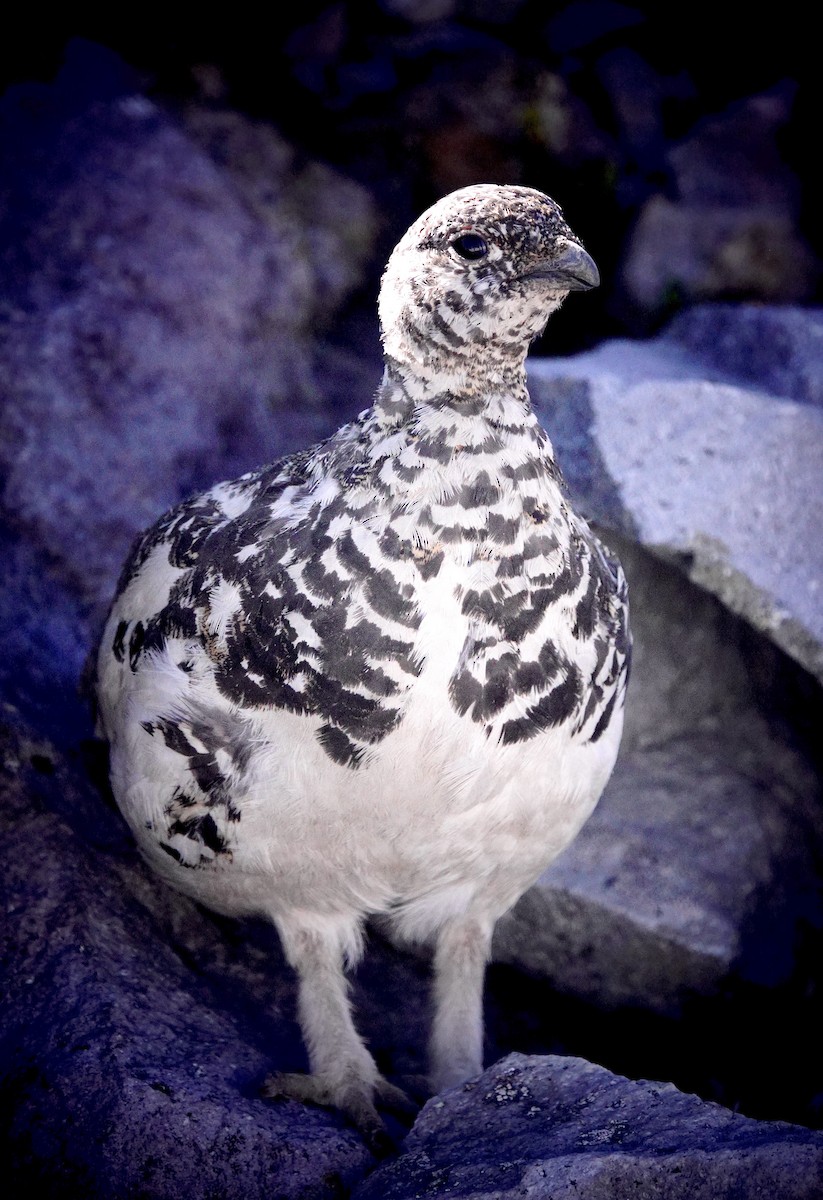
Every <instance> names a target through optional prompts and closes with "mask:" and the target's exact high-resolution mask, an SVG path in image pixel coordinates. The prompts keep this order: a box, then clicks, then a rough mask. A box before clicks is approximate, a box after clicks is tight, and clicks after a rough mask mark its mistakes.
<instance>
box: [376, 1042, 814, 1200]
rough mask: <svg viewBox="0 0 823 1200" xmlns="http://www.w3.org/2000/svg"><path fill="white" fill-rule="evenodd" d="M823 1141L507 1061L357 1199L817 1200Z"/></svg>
mask: <svg viewBox="0 0 823 1200" xmlns="http://www.w3.org/2000/svg"><path fill="white" fill-rule="evenodd" d="M822 1190H823V1134H820V1133H812V1132H810V1131H809V1130H808V1129H804V1128H802V1127H800V1126H796V1125H788V1124H782V1123H778V1122H774V1123H772V1122H758V1121H751V1120H749V1119H747V1118H746V1117H741V1116H739V1115H737V1114H735V1113H732V1112H729V1110H728V1109H723V1108H720V1107H719V1106H718V1105H715V1104H707V1103H705V1102H703V1101H701V1100H699V1099H698V1098H697V1097H696V1096H690V1095H685V1094H684V1093H682V1092H679V1091H677V1089H676V1088H674V1087H673V1086H672V1085H671V1084H660V1083H650V1082H645V1081H642V1082H634V1081H631V1080H628V1079H624V1078H622V1077H621V1076H619V1075H613V1074H611V1073H610V1072H608V1071H606V1070H604V1069H603V1068H602V1067H598V1066H594V1065H592V1064H591V1063H587V1062H584V1061H583V1060H581V1059H579V1058H558V1057H527V1056H524V1055H520V1054H511V1055H509V1057H507V1058H505V1059H503V1060H502V1061H501V1062H499V1063H497V1064H496V1066H494V1067H492V1068H491V1069H490V1070H488V1071H486V1072H485V1074H483V1075H481V1076H480V1078H479V1079H477V1080H474V1081H473V1082H471V1083H468V1084H466V1085H464V1086H463V1087H462V1088H455V1089H452V1090H451V1091H449V1092H447V1093H446V1094H445V1095H443V1096H441V1097H438V1098H437V1099H434V1100H430V1101H429V1103H428V1104H427V1105H426V1107H425V1108H424V1110H423V1112H422V1113H421V1115H420V1117H419V1118H418V1120H417V1123H416V1124H415V1126H414V1129H413V1130H412V1132H411V1134H410V1135H409V1137H408V1138H407V1140H406V1143H405V1145H404V1147H403V1153H402V1154H401V1156H400V1157H399V1158H398V1159H397V1160H396V1161H394V1162H392V1163H388V1164H385V1165H383V1166H381V1167H380V1168H378V1170H377V1171H376V1172H375V1173H374V1174H373V1175H371V1176H370V1178H369V1179H367V1180H366V1181H365V1183H362V1184H360V1186H359V1187H357V1188H356V1189H355V1192H354V1197H355V1200H406V1198H408V1200H411V1198H412V1197H414V1196H424V1195H425V1196H431V1197H437V1196H444V1197H445V1196H448V1197H451V1198H453V1200H460V1198H461V1197H466V1200H468V1198H469V1197H471V1200H481V1198H486V1197H487V1198H488V1200H504V1198H506V1197H512V1198H514V1197H515V1196H517V1197H520V1196H534V1197H540V1198H541V1200H555V1198H556V1200H561V1197H562V1200H571V1198H572V1197H574V1200H614V1198H615V1197H622V1196H641V1195H642V1196H654V1197H655V1198H656V1200H658V1198H659V1200H704V1198H705V1200H709V1198H714V1197H717V1196H734V1197H735V1200H749V1198H751V1200H755V1197H761V1196H764V1195H774V1196H780V1197H781V1200H814V1198H816V1197H818V1196H820V1194H821V1191H822Z"/></svg>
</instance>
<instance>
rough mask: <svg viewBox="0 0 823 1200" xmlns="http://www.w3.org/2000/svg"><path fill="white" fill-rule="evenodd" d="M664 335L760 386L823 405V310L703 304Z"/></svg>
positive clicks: (677, 319)
mask: <svg viewBox="0 0 823 1200" xmlns="http://www.w3.org/2000/svg"><path fill="white" fill-rule="evenodd" d="M664 336H665V340H666V341H669V340H670V341H671V342H674V343H679V344H680V345H682V346H683V347H684V348H685V349H686V350H687V351H688V352H689V353H691V354H692V355H694V356H695V357H699V359H700V361H701V362H702V363H703V364H707V363H711V364H712V365H713V366H714V367H715V368H718V369H720V370H723V371H725V372H727V373H729V374H730V375H734V376H736V377H737V378H738V379H740V380H745V381H746V382H747V383H750V384H751V385H752V386H753V387H755V388H756V389H757V390H758V391H760V392H768V393H769V394H771V395H773V396H783V397H785V398H787V399H789V400H797V401H798V403H800V404H815V405H817V407H818V408H823V312H822V311H821V310H820V309H815V308H812V309H809V308H798V307H796V306H794V305H790V304H785V305H760V304H698V305H696V306H695V307H694V308H690V309H687V310H686V311H685V312H683V313H680V314H679V315H678V316H677V317H675V318H674V320H673V321H672V323H671V324H670V325H669V326H668V328H667V329H666V330H665V335H664Z"/></svg>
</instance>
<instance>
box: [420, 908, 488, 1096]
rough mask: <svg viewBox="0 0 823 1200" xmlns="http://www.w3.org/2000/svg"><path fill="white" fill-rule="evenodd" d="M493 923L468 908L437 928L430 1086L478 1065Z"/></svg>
mask: <svg viewBox="0 0 823 1200" xmlns="http://www.w3.org/2000/svg"><path fill="white" fill-rule="evenodd" d="M493 928H494V925H493V922H491V921H488V920H486V919H485V918H482V917H477V916H471V915H468V914H467V915H465V916H461V917H454V918H452V919H451V920H450V921H448V922H447V923H446V924H445V925H444V926H443V927H442V928H441V930H440V932H439V934H438V937H437V945H436V948H435V954H434V1020H433V1023H432V1032H431V1039H430V1043H429V1067H430V1081H431V1085H432V1087H433V1089H434V1091H435V1092H441V1091H443V1090H444V1088H448V1087H453V1086H454V1085H455V1084H458V1083H462V1082H463V1081H464V1080H466V1079H471V1078H472V1076H474V1075H479V1074H480V1072H481V1071H482V1070H483V979H484V976H485V972H486V961H487V959H488V957H489V952H490V948H491V936H492V930H493Z"/></svg>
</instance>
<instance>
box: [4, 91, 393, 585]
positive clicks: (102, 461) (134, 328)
mask: <svg viewBox="0 0 823 1200" xmlns="http://www.w3.org/2000/svg"><path fill="white" fill-rule="evenodd" d="M7 104H10V101H7ZM14 115H16V114H14ZM6 116H7V118H8V120H9V124H11V125H12V127H13V129H14V132H15V134H16V138H15V139H14V140H12V141H11V144H10V146H9V148H8V152H7V158H6V161H5V163H4V181H5V186H6V188H7V194H8V201H9V203H8V207H7V211H6V213H5V221H4V227H3V233H4V235H5V237H4V240H5V243H6V249H5V252H4V254H3V268H4V277H5V278H6V280H7V293H6V302H5V311H4V313H3V317H4V321H3V323H2V329H0V333H1V334H2V336H3V348H2V353H1V354H0V361H2V376H0V387H2V390H3V393H4V395H5V396H6V397H7V403H6V404H5V405H4V407H3V414H2V436H1V437H0V445H2V447H3V449H2V460H1V461H2V466H3V468H4V472H5V475H6V483H5V490H4V505H5V508H6V512H7V515H8V520H9V521H10V523H11V524H12V526H13V527H15V528H17V529H25V530H26V531H28V532H29V533H31V534H34V535H35V536H34V538H33V540H34V541H36V545H37V549H38V551H39V552H40V553H41V554H42V555H43V557H44V558H45V559H47V560H50V561H51V562H52V563H59V564H61V566H62V567H63V569H64V570H65V571H67V572H69V571H70V572H71V573H72V575H73V582H74V585H75V590H76V591H77V593H78V595H79V596H80V597H81V598H82V599H83V600H84V601H86V602H87V603H95V602H100V601H101V600H104V599H106V598H107V597H108V595H109V593H110V590H111V587H112V583H113V580H114V579H115V578H116V575H117V573H118V571H119V567H120V564H121V563H122V561H123V558H124V556H125V553H126V551H127V549H128V546H129V544H130V542H131V540H132V539H133V537H134V536H135V534H136V533H137V532H138V531H140V530H142V529H143V528H145V527H146V525H147V524H148V523H150V522H151V521H152V520H153V519H154V518H155V517H156V516H157V515H158V514H159V513H160V512H162V511H163V510H164V509H165V508H167V507H168V506H169V505H171V504H172V503H174V502H175V501H177V500H179V499H180V498H181V497H183V496H184V495H187V494H189V493H190V492H191V491H193V490H195V489H196V488H198V487H202V486H205V485H206V484H208V483H210V482H212V481H213V477H214V476H213V472H214V470H215V467H216V466H217V468H218V470H220V471H226V472H228V473H230V474H231V473H240V472H242V471H243V470H245V469H247V468H249V467H250V466H252V465H254V464H256V463H258V462H259V461H261V459H262V460H266V459H272V458H276V457H278V456H279V455H280V454H282V453H284V452H285V451H287V450H289V449H292V448H294V444H295V439H297V440H298V444H299V443H301V442H306V441H310V440H312V438H314V437H316V436H317V435H318V432H320V431H325V429H326V428H327V421H328V418H327V417H325V416H324V415H323V414H322V412H321V411H319V410H318V408H317V406H314V407H312V404H311V400H312V398H313V397H312V379H311V352H310V348H309V338H310V335H311V334H314V333H315V332H316V329H317V327H318V325H321V324H322V322H323V321H325V320H327V319H328V318H329V317H330V315H331V313H333V312H334V310H335V307H336V306H337V305H339V302H340V300H341V299H342V297H343V296H344V295H345V294H346V293H347V292H349V291H350V290H351V289H352V288H353V287H354V286H355V285H356V284H357V283H358V282H359V280H360V278H361V272H362V268H363V263H364V258H365V253H366V251H367V250H368V249H369V247H370V243H371V233H370V231H371V232H372V233H373V229H374V220H373V214H372V210H371V207H370V203H369V200H368V197H367V194H366V193H365V192H364V191H363V190H362V189H360V188H358V187H357V186H356V185H354V184H352V183H349V182H348V181H346V180H343V179H341V178H340V177H337V176H334V175H333V174H332V173H331V172H329V171H328V169H327V168H322V167H319V166H312V165H309V166H308V167H301V166H300V165H299V164H298V163H297V162H296V160H295V154H294V151H293V150H292V149H291V148H290V147H289V146H287V145H286V144H285V143H284V142H282V141H281V140H280V139H279V138H278V137H277V135H276V134H275V133H274V132H273V131H272V130H270V129H267V128H264V127H260V128H257V127H254V126H252V125H251V124H250V123H249V122H245V121H244V120H243V119H242V118H240V117H238V116H237V115H236V114H230V115H228V116H226V117H225V118H224V119H223V120H220V119H219V117H218V116H216V115H215V114H208V116H207V117H206V116H201V117H200V119H198V118H197V115H196V114H194V115H192V117H191V124H192V125H193V126H196V129H197V137H195V136H194V135H192V134H191V133H187V132H186V130H185V129H184V128H183V127H182V126H181V125H180V124H179V123H178V122H177V121H175V120H173V119H172V118H171V117H169V116H168V115H167V114H165V113H164V112H163V111H162V110H161V109H159V108H158V107H156V106H155V105H154V104H152V103H151V102H150V101H148V100H147V99H145V98H144V97H141V96H138V95H133V94H132V95H122V96H119V97H117V98H115V99H113V100H111V101H108V102H105V103H103V102H100V103H95V104H92V105H90V106H85V107H82V108H81V110H80V111H78V112H74V113H72V114H71V115H70V116H68V117H67V116H66V115H65V113H63V112H60V113H59V114H57V115H55V114H51V113H48V111H47V116H46V117H43V116H41V117H39V118H38V119H32V120H30V121H28V122H26V121H23V120H21V119H20V118H19V116H18V117H17V125H15V124H14V121H13V119H12V117H9V114H8V113H7V114H6ZM48 117H51V118H52V119H51V120H49V119H48ZM204 143H205V146H206V148H204ZM209 151H211V153H210V152H209ZM221 159H222V160H223V161H224V162H225V161H226V160H227V159H228V160H229V161H231V162H232V164H233V167H232V169H231V170H229V169H228V168H226V167H225V166H223V165H221ZM255 165H256V168H257V171H258V174H257V175H256V176H255V175H254V169H255ZM264 178H265V180H266V190H265V191H264V188H263V185H262V180H263V179H264ZM332 191H333V193H334V201H333V202H332V200H331V198H330V193H331V192H332ZM315 392H316V388H315ZM278 409H281V410H282V409H286V410H288V412H289V420H288V422H287V423H286V424H285V426H284V424H283V423H282V422H279V421H278V420H277V416H276V413H277V410H278ZM297 412H303V413H304V414H305V415H304V416H303V418H302V421H301V420H300V419H299V418H298V417H297V415H296V414H297ZM273 413H274V414H275V415H274V417H273V415H272V414H273Z"/></svg>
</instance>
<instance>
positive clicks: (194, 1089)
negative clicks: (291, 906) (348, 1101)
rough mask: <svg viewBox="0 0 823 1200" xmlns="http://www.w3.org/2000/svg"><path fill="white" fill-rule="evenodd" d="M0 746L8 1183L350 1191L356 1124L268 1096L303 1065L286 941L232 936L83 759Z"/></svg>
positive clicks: (266, 1192)
mask: <svg viewBox="0 0 823 1200" xmlns="http://www.w3.org/2000/svg"><path fill="white" fill-rule="evenodd" d="M2 749H3V793H4V804H3V810H2V813H0V824H2V829H3V836H2V860H3V861H2V879H3V892H4V896H3V910H4V922H3V928H2V934H0V940H1V941H2V962H3V988H2V999H0V1011H1V1012H2V1018H0V1025H1V1026H2V1029H3V1035H2V1041H0V1073H1V1074H2V1082H0V1095H1V1096H2V1101H0V1103H2V1110H3V1113H4V1120H3V1154H4V1163H5V1171H6V1177H7V1179H8V1180H10V1181H11V1188H12V1192H13V1194H15V1195H17V1194H23V1193H24V1192H27V1191H30V1190H37V1191H41V1192H42V1193H43V1194H45V1195H49V1196H69V1195H82V1196H85V1197H89V1198H90V1200H94V1198H96V1197H100V1198H101V1200H102V1198H104V1197H110V1196H112V1195H115V1194H116V1195H119V1196H137V1195H141V1196H151V1197H152V1198H153V1200H161V1198H163V1197H169V1198H170V1200H171V1198H172V1197H179V1196H181V1195H185V1196H187V1197H192V1200H201V1198H202V1200H206V1197H213V1196H216V1195H219V1196H225V1197H231V1196H243V1197H246V1198H247V1200H251V1198H253V1197H261V1198H262V1197H264V1196H265V1197H270V1196H271V1195H273V1194H276V1195H278V1196H283V1197H294V1198H295V1200H296V1198H297V1197H303V1198H304V1197H306V1196H311V1197H317V1198H318V1200H322V1198H323V1197H329V1200H332V1198H336V1197H339V1196H340V1195H341V1194H347V1193H348V1190H349V1188H350V1187H351V1186H352V1184H353V1182H354V1181H356V1180H357V1179H359V1178H362V1176H363V1175H364V1173H365V1172H366V1170H367V1169H368V1167H369V1166H370V1165H372V1164H373V1160H372V1159H371V1156H370V1155H369V1154H368V1152H367V1151H366V1149H365V1148H364V1146H363V1143H362V1141H361V1139H360V1138H359V1136H358V1134H357V1133H356V1132H355V1131H354V1130H352V1129H349V1128H347V1127H346V1125H345V1124H344V1123H343V1122H342V1120H341V1119H340V1118H339V1116H337V1115H335V1114H333V1113H331V1112H328V1111H324V1110H322V1109H318V1108H304V1107H303V1106H302V1105H299V1104H293V1103H291V1102H288V1103H285V1102H284V1103H282V1104H277V1103H271V1102H269V1103H267V1102H264V1101H262V1100H261V1099H260V1098H259V1096H258V1094H257V1092H258V1089H259V1086H260V1083H261V1082H262V1079H263V1077H264V1075H265V1073H266V1072H267V1071H268V1070H269V1069H270V1068H271V1067H272V1066H273V1064H275V1063H279V1064H281V1065H283V1066H284V1067H285V1068H286V1069H289V1068H291V1069H301V1068H302V1067H303V1065H304V1060H303V1058H302V1051H301V1048H300V1040H299V1033H298V1032H297V1027H296V1024H295V1022H294V1019H293V1016H292V1012H293V1003H294V995H293V987H292V986H291V981H290V975H289V972H288V971H286V970H285V969H284V966H283V962H282V957H281V956H280V955H279V951H278V948H277V943H276V939H271V940H269V941H267V940H266V939H265V938H264V939H263V940H262V941H261V940H260V939H259V938H257V939H256V938H255V932H254V930H253V929H252V930H251V931H249V930H246V931H245V932H244V930H243V929H242V927H241V928H240V929H239V930H235V931H234V936H232V934H231V933H228V932H226V931H224V933H223V936H221V934H220V930H219V927H217V926H215V922H214V919H213V918H211V917H209V916H208V915H207V914H206V913H204V912H203V911H201V910H199V909H197V908H196V907H195V906H194V905H193V904H190V903H189V902H188V901H186V900H184V899H182V897H178V896H175V895H174V894H173V893H171V892H170V891H169V890H168V889H166V888H164V887H162V886H159V884H158V881H157V880H156V879H154V878H149V875H148V873H147V872H146V870H145V869H144V868H143V867H142V865H141V864H140V863H139V862H138V861H137V858H136V855H135V853H134V849H133V846H132V844H131V839H130V837H129V836H128V833H127V831H126V829H125V827H124V826H123V823H122V821H121V819H120V818H119V816H118V815H117V814H116V813H115V812H114V811H113V810H110V809H107V808H106V807H104V806H103V804H102V802H101V799H100V797H99V795H96V794H95V792H94V791H93V790H92V789H90V788H89V785H88V782H87V781H86V780H84V779H83V776H82V773H81V772H80V771H78V769H77V768H78V765H79V764H77V762H76V761H75V764H74V766H73V767H72V765H71V764H70V763H67V762H66V760H65V759H64V758H63V757H62V756H61V755H59V754H58V753H56V752H55V751H54V750H53V748H51V747H49V746H48V745H47V744H44V743H43V742H42V740H40V741H36V742H32V741H31V740H28V739H27V738H26V737H25V736H23V737H20V736H19V735H18V736H10V735H9V734H8V732H6V733H5V734H4V737H3V746H2ZM235 939H236V940H235ZM267 950H268V954H266V951H267Z"/></svg>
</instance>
